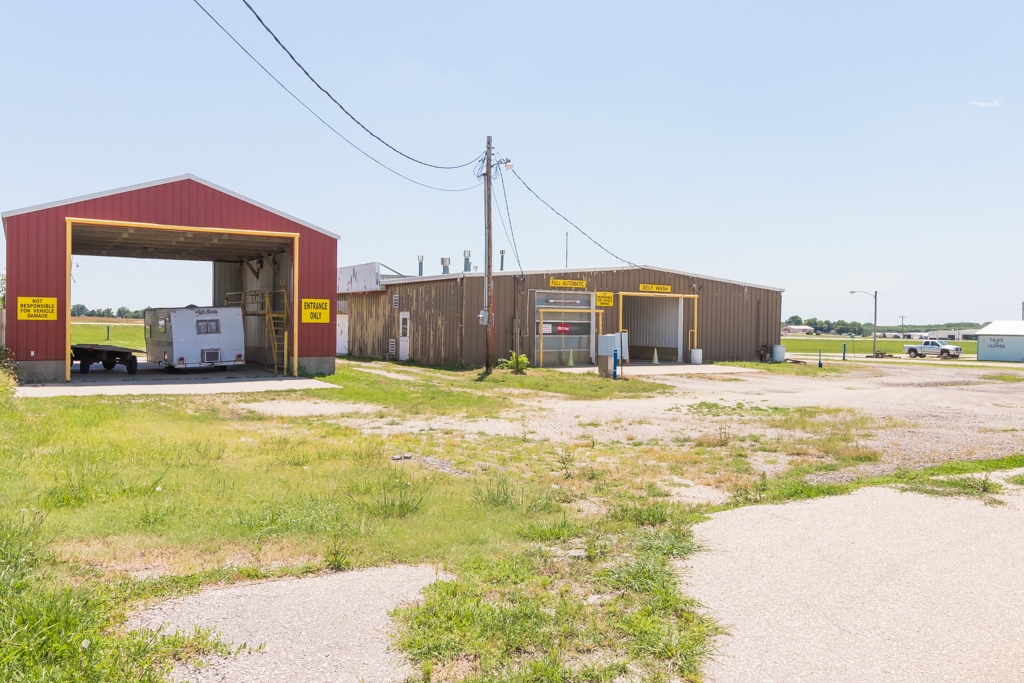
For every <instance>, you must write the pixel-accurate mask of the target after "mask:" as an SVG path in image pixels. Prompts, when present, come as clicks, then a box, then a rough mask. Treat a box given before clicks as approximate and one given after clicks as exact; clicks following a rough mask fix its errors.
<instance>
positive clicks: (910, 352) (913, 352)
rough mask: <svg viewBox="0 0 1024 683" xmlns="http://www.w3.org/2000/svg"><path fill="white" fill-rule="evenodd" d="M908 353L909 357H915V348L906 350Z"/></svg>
mask: <svg viewBox="0 0 1024 683" xmlns="http://www.w3.org/2000/svg"><path fill="white" fill-rule="evenodd" d="M908 355H909V356H910V357H911V358H917V349H910V351H909V352H908Z"/></svg>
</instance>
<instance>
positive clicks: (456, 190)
mask: <svg viewBox="0 0 1024 683" xmlns="http://www.w3.org/2000/svg"><path fill="white" fill-rule="evenodd" d="M192 1H193V2H194V3H195V4H196V5H197V6H198V7H199V9H201V10H203V14H205V15H206V16H208V17H209V18H210V20H211V21H212V22H213V23H215V24H216V25H217V28H219V29H220V30H221V31H223V32H224V35H226V36H227V37H228V38H230V39H231V42H233V43H234V44H235V45H237V46H238V47H239V49H241V50H242V52H244V53H245V54H246V55H248V57H249V59H251V60H252V61H253V62H255V63H256V66H258V67H259V68H261V69H262V70H263V72H264V73H265V74H267V75H268V76H270V77H271V78H272V79H273V80H274V82H275V83H277V84H278V85H279V86H281V89H282V90H284V91H285V92H286V93H288V94H289V95H291V97H292V99H293V100H295V101H296V102H298V103H299V104H300V105H302V108H303V109H305V110H306V111H308V112H309V113H310V114H312V115H313V116H315V117H316V119H317V120H318V121H319V122H320V123H322V124H324V125H325V126H327V128H328V129H330V131H331V132H332V133H334V134H335V135H337V136H338V137H339V138H341V139H342V140H344V141H345V142H347V143H348V144H349V146H351V147H352V149H354V150H356V151H357V152H359V153H360V154H362V155H363V156H364V157H366V158H367V159H369V160H370V161H372V162H373V163H375V164H377V165H378V166H380V167H381V168H383V169H385V170H388V171H390V172H391V173H394V174H395V175H396V176H398V177H399V178H402V179H403V180H408V181H409V182H410V183H413V184H415V185H419V186H420V187H425V188H427V189H428V190H438V191H439V192H465V191H467V190H474V189H476V188H478V187H480V183H477V184H476V185H471V186H470V187H462V188H454V189H453V188H448V187H435V186H433V185H427V184H426V183H421V182H420V181H418V180H413V179H412V178H410V177H409V176H407V175H403V174H401V173H399V172H398V171H396V170H395V169H393V168H391V167H390V166H388V165H387V164H385V163H384V162H383V161H380V160H378V159H376V158H374V157H372V156H370V154H369V153H368V152H365V151H363V150H362V149H361V148H360V147H359V146H358V145H356V143H354V142H352V141H351V140H349V139H348V138H347V137H345V136H344V135H342V134H341V132H339V131H338V129H337V128H335V127H334V126H332V125H331V124H329V123H328V122H327V121H326V120H324V118H323V117H322V116H320V115H319V114H317V113H316V112H315V111H313V109H312V108H311V107H310V106H309V105H308V104H306V103H305V102H303V101H302V100H301V99H300V98H299V96H298V95H296V94H295V93H293V92H292V91H291V90H289V89H288V86H286V85H285V84H284V83H282V82H281V81H280V80H279V79H278V78H277V76H275V75H274V74H272V73H271V72H270V70H269V69H267V67H265V66H263V64H262V63H261V62H260V60H258V59H256V57H254V56H253V54H252V53H251V52H249V50H247V49H246V48H245V46H244V45H242V44H241V43H240V42H238V39H237V38H235V37H234V36H233V35H231V32H230V31H228V30H227V29H226V28H224V26H223V24H221V23H220V22H219V21H217V19H216V17H214V16H213V15H212V14H210V12H209V10H207V9H206V8H205V7H203V5H202V3H200V2H199V0H192ZM474 161H475V160H474ZM470 163H472V162H470Z"/></svg>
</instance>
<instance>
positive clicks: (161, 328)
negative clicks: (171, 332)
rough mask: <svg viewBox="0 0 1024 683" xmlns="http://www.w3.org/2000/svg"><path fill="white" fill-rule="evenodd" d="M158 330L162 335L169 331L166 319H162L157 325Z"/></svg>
mask: <svg viewBox="0 0 1024 683" xmlns="http://www.w3.org/2000/svg"><path fill="white" fill-rule="evenodd" d="M156 329H157V331H158V332H160V334H163V333H164V332H166V331H167V321H166V320H165V319H164V318H160V319H159V320H158V321H157V323H156Z"/></svg>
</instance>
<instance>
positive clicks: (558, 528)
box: [516, 515, 582, 542]
mask: <svg viewBox="0 0 1024 683" xmlns="http://www.w3.org/2000/svg"><path fill="white" fill-rule="evenodd" d="M581 530H582V527H581V526H580V525H578V524H575V523H574V522H571V521H570V520H569V519H568V518H567V517H566V516H565V515H562V517H561V518H559V519H557V520H554V521H536V522H526V523H525V524H520V525H519V526H518V527H516V533H517V534H518V535H519V536H521V537H522V538H525V539H526V540H528V541H541V542H551V541H561V540H564V539H567V538H573V537H575V536H578V535H579V534H580V531H581Z"/></svg>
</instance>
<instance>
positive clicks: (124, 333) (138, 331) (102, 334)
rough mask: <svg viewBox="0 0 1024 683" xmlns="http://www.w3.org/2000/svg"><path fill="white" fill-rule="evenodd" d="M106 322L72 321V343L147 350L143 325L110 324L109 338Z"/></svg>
mask: <svg viewBox="0 0 1024 683" xmlns="http://www.w3.org/2000/svg"><path fill="white" fill-rule="evenodd" d="M107 327H108V325H105V324H96V323H75V322H73V323H71V343H72V344H96V345H104V346H123V347H125V348H128V349H135V350H137V351H145V350H146V338H145V330H144V326H143V325H138V324H136V325H129V324H124V325H109V327H110V339H107Z"/></svg>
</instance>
